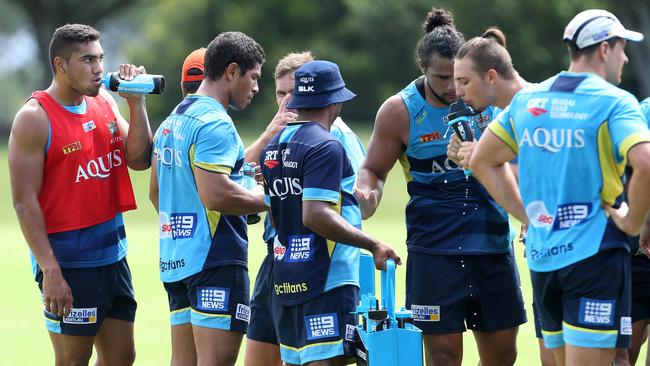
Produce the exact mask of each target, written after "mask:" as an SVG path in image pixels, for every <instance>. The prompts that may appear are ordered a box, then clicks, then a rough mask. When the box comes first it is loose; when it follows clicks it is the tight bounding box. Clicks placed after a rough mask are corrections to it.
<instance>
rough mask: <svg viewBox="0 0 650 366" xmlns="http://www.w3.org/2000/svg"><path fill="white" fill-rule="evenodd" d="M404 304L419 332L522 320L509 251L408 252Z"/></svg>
mask: <svg viewBox="0 0 650 366" xmlns="http://www.w3.org/2000/svg"><path fill="white" fill-rule="evenodd" d="M406 306H407V308H408V309H410V310H411V311H412V312H413V322H414V324H415V325H416V326H417V327H418V328H420V329H421V330H422V332H423V333H424V334H447V333H460V332H464V331H465V330H466V328H465V325H467V328H469V329H471V330H477V331H480V332H494V331H498V330H503V329H509V328H513V327H516V326H519V325H521V324H523V323H525V322H526V310H525V306H524V300H523V296H522V293H521V288H520V287H519V274H518V273H517V269H516V265H515V259H514V255H513V254H512V252H509V253H505V254H494V255H431V254H424V253H418V252H409V254H408V259H407V264H406Z"/></svg>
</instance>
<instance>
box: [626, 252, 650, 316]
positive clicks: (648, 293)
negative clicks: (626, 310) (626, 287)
mask: <svg viewBox="0 0 650 366" xmlns="http://www.w3.org/2000/svg"><path fill="white" fill-rule="evenodd" d="M630 263H631V266H632V322H636V321H639V320H644V319H650V259H648V257H646V256H645V255H634V256H632V260H631V262H630Z"/></svg>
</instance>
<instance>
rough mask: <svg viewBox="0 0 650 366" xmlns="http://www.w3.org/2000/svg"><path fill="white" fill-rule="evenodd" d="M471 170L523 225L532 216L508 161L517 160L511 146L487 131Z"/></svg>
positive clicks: (476, 152) (498, 201) (475, 149)
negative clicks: (525, 204) (522, 198)
mask: <svg viewBox="0 0 650 366" xmlns="http://www.w3.org/2000/svg"><path fill="white" fill-rule="evenodd" d="M473 155H474V156H473V157H472V160H471V162H470V169H472V171H473V172H474V175H475V176H476V178H477V179H478V180H479V181H480V182H481V183H482V184H483V186H484V187H485V188H486V189H487V191H488V192H489V193H490V195H491V196H492V197H493V198H494V199H495V200H496V201H497V203H498V204H499V205H501V207H503V208H505V209H506V211H508V212H509V213H510V214H511V215H512V216H514V217H515V218H516V219H517V220H519V221H521V223H523V224H527V223H528V217H527V216H526V212H525V211H524V206H523V203H522V200H521V194H520V193H519V187H518V185H517V179H516V178H515V175H514V174H513V172H512V169H511V168H510V165H509V164H508V162H509V161H510V160H512V159H514V158H515V153H514V152H513V151H512V150H511V149H510V147H509V146H508V145H507V144H506V143H505V142H503V141H502V140H501V139H500V138H498V137H497V136H496V135H495V134H494V133H492V131H490V130H489V129H486V130H485V132H484V134H483V136H481V139H480V140H479V142H478V143H477V144H476V147H475V148H474V153H473Z"/></svg>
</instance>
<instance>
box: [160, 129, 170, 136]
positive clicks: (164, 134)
mask: <svg viewBox="0 0 650 366" xmlns="http://www.w3.org/2000/svg"><path fill="white" fill-rule="evenodd" d="M170 132H172V130H170V129H169V128H163V130H162V134H163V136H167V135H168V134H169V133H170Z"/></svg>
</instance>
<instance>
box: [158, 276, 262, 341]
mask: <svg viewBox="0 0 650 366" xmlns="http://www.w3.org/2000/svg"><path fill="white" fill-rule="evenodd" d="M164 285H165V290H166V291H167V297H168V299H169V310H170V311H171V314H170V322H171V325H172V326H174V325H181V324H188V323H192V324H193V325H198V326H201V327H206V328H214V329H223V330H231V331H235V332H241V333H246V328H247V327H248V321H249V319H250V308H249V307H248V296H249V290H248V270H247V269H246V267H243V266H234V265H233V266H220V267H213V268H208V269H205V270H203V271H201V272H199V273H196V274H193V275H191V276H189V277H187V278H184V279H182V280H180V281H176V282H165V283H164Z"/></svg>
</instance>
